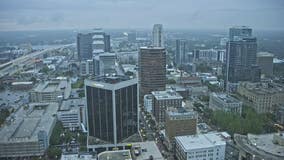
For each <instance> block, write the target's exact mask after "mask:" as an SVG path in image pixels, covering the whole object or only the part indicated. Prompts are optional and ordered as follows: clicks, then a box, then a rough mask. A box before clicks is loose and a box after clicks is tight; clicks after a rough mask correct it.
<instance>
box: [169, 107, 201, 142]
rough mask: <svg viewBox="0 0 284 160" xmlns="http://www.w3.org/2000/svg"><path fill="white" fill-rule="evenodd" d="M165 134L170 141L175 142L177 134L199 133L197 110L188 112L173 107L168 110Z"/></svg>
mask: <svg viewBox="0 0 284 160" xmlns="http://www.w3.org/2000/svg"><path fill="white" fill-rule="evenodd" d="M165 117H166V118H165V119H166V120H165V134H166V139H167V141H168V142H169V148H171V143H173V142H174V138H175V137H176V136H185V135H194V134H196V133H197V121H198V115H197V113H196V112H194V111H191V112H188V111H186V110H184V109H182V108H180V109H171V110H168V111H167V112H166V116H165Z"/></svg>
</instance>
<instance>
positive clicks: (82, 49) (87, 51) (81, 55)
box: [77, 33, 94, 61]
mask: <svg viewBox="0 0 284 160" xmlns="http://www.w3.org/2000/svg"><path fill="white" fill-rule="evenodd" d="M93 35H94V34H93V33H86V34H84V33H79V34H78V35H77V51H78V59H79V60H80V61H81V60H87V59H92V56H93V55H92V42H93V40H92V37H93Z"/></svg>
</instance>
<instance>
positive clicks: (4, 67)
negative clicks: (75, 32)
mask: <svg viewBox="0 0 284 160" xmlns="http://www.w3.org/2000/svg"><path fill="white" fill-rule="evenodd" d="M72 45H74V44H67V45H62V46H57V47H52V48H48V49H44V50H42V51H36V52H33V53H30V54H27V55H24V56H21V57H19V58H16V59H14V60H12V61H9V62H7V63H4V64H1V65H0V78H2V77H4V76H6V75H13V74H14V73H16V72H18V71H20V70H22V69H23V67H24V66H26V65H29V64H32V63H33V60H34V59H35V58H40V57H41V56H43V55H44V54H45V53H48V52H50V51H53V50H57V49H63V48H66V47H70V46H72Z"/></svg>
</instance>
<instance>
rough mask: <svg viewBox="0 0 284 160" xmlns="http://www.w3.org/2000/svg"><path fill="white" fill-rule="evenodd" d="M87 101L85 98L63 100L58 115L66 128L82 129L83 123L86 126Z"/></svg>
mask: <svg viewBox="0 0 284 160" xmlns="http://www.w3.org/2000/svg"><path fill="white" fill-rule="evenodd" d="M85 102H86V100H85V99H68V100H65V101H63V102H62V104H61V107H60V109H59V111H58V113H57V117H58V120H60V121H61V122H62V125H63V127H64V128H68V129H70V130H75V129H81V128H82V124H83V125H84V126H86V105H85Z"/></svg>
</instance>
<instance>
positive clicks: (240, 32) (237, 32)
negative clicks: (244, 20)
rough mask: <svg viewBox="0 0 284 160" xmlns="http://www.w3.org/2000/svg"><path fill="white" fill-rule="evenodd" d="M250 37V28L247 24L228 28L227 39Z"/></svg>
mask: <svg viewBox="0 0 284 160" xmlns="http://www.w3.org/2000/svg"><path fill="white" fill-rule="evenodd" d="M239 37H241V38H245V37H252V29H251V28H249V27H247V26H235V27H232V28H230V29H229V40H230V41H233V40H234V39H236V38H239Z"/></svg>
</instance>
